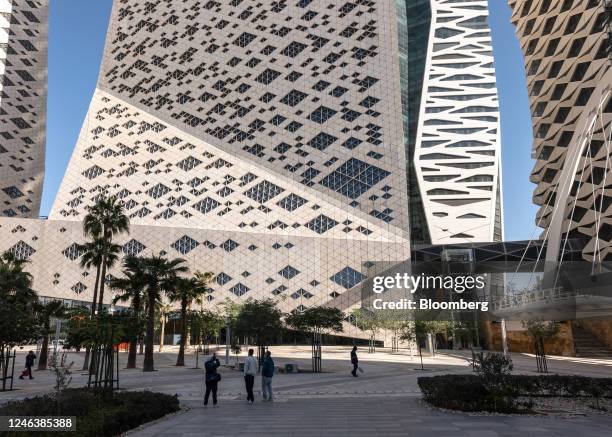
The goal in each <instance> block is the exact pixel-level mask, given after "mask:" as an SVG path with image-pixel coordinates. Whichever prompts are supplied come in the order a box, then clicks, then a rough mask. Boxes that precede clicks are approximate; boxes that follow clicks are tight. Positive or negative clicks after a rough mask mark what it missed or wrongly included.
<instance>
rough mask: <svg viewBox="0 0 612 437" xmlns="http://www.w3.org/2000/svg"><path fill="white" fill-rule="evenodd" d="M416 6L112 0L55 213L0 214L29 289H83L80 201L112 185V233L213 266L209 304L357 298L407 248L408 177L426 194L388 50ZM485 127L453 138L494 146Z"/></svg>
mask: <svg viewBox="0 0 612 437" xmlns="http://www.w3.org/2000/svg"><path fill="white" fill-rule="evenodd" d="M419 1H420V0H405V1H397V2H383V1H373V0H354V1H348V2H339V3H335V2H326V1H323V0H313V1H298V0H295V1H291V2H285V1H280V2H261V3H258V4H257V5H255V4H254V3H252V2H245V1H236V0H217V1H208V0H185V1H184V2H180V5H179V4H177V2H150V1H145V0H117V1H115V2H114V7H113V12H112V17H111V24H110V27H109V31H108V35H107V43H106V49H105V53H104V59H103V63H102V67H101V74H100V76H99V82H98V86H97V89H96V91H95V93H94V96H93V98H92V102H91V105H90V107H89V111H88V114H87V117H86V120H85V122H84V123H83V127H82V130H81V133H80V136H79V139H78V142H77V145H76V147H75V150H74V153H73V156H72V159H71V161H70V164H69V167H68V170H67V172H66V175H65V177H64V180H63V182H62V185H61V188H60V191H59V193H58V195H57V197H56V200H55V203H54V205H53V208H52V212H51V216H50V220H47V221H36V220H31V221H29V220H28V221H26V222H24V226H23V231H21V230H19V231H15V233H13V232H12V231H13V230H14V229H15V222H14V221H11V220H9V219H3V220H0V232H2V233H3V234H4V233H5V232H4V231H7V232H6V233H7V234H8V235H9V238H7V239H6V244H9V245H10V246H7V247H12V245H15V244H17V243H18V242H19V241H21V242H23V243H24V244H25V243H27V244H28V245H30V247H31V248H32V249H33V250H34V251H33V252H32V253H31V257H32V261H33V262H32V264H31V265H32V269H33V270H34V271H33V273H34V275H35V277H36V280H37V284H39V285H37V288H38V287H39V288H40V289H41V290H43V289H44V290H49V291H48V293H50V294H52V295H57V296H61V297H64V298H71V297H73V296H74V293H75V292H76V290H73V289H71V287H73V286H74V285H75V284H77V283H80V284H83V286H84V287H85V288H83V289H80V287H79V289H80V291H79V292H80V293H81V294H82V296H81V297H80V298H79V299H87V296H88V295H89V294H91V293H92V290H93V286H92V285H91V284H92V282H93V276H94V275H91V274H87V273H88V272H82V271H79V270H78V269H74V268H66V265H67V264H68V263H71V262H72V261H70V259H68V258H67V257H66V256H64V255H62V253H63V251H65V250H66V248H67V247H69V246H70V245H71V244H72V243H74V242H76V243H81V242H82V240H83V237H82V230H81V220H82V219H83V217H84V215H85V214H86V213H87V208H88V206H90V205H91V204H92V203H93V202H95V200H96V199H97V198H98V196H100V195H101V194H107V195H116V196H117V197H119V198H121V199H122V200H123V201H124V202H125V206H126V210H127V212H128V214H129V217H130V220H131V223H132V226H131V232H130V235H123V236H121V237H120V241H117V243H118V244H122V245H123V247H124V251H125V252H126V253H127V252H130V253H136V252H138V254H139V255H141V256H147V255H152V254H159V253H162V254H168V256H171V257H174V256H180V257H182V258H185V259H186V260H187V261H188V263H189V265H190V268H191V270H192V271H195V270H205V271H212V272H214V273H215V274H216V275H217V276H216V281H215V284H214V291H213V292H212V293H211V294H210V295H209V296H208V297H207V301H208V302H209V304H210V305H215V304H216V303H217V302H220V301H222V300H224V299H225V298H230V299H232V300H240V299H246V298H250V297H253V298H265V297H273V298H275V299H277V300H278V302H279V305H280V306H281V308H282V309H283V310H284V311H290V310H293V309H299V310H304V309H306V308H307V307H311V306H315V305H332V306H336V307H338V308H341V309H342V310H345V311H347V312H349V311H350V310H351V309H353V308H355V307H358V306H359V305H360V301H361V294H360V292H359V285H360V284H361V283H363V281H364V280H365V279H366V278H368V277H370V276H371V275H373V274H375V273H376V268H377V267H378V266H380V265H385V266H391V265H394V264H396V263H399V262H403V261H405V260H406V259H408V258H409V257H410V244H411V242H410V240H411V238H410V232H411V219H410V214H411V208H410V207H409V202H410V200H409V189H410V187H412V188H415V187H416V189H417V190H419V189H421V190H422V189H424V188H423V187H422V186H420V185H419V181H417V180H415V183H414V185H409V177H408V171H407V170H408V167H409V166H410V164H411V163H412V164H414V163H415V162H416V157H417V156H418V154H417V153H416V152H415V150H414V149H410V147H408V142H409V138H410V134H409V132H408V126H407V125H406V123H405V122H406V120H408V113H407V107H406V103H407V101H406V99H405V98H404V97H406V93H405V91H406V89H405V79H406V77H405V76H406V74H405V73H406V68H405V67H406V65H405V61H406V59H407V58H406V57H405V56H404V54H405V53H403V52H402V50H401V49H398V48H401V47H402V46H404V47H405V46H406V45H409V39H408V37H407V27H408V26H409V23H408V22H407V20H406V17H407V15H406V14H407V10H408V9H409V8H410V6H411V5H413V4H418V3H419ZM462 5H464V6H470V8H467V7H466V8H463V9H462V8H459V6H456V5H455V4H454V3H453V4H452V5H450V4H449V5H448V6H447V9H448V8H450V9H453V10H454V11H455V12H461V13H462V14H463V15H462V16H463V17H465V19H469V18H470V17H472V15H481V14H480V13H479V12H473V11H474V10H483V9H484V11H485V12H486V1H484V0H474V1H470V2H463V3H462ZM407 6H408V9H407ZM445 7H446V6H445ZM485 12H483V14H484V13H485ZM462 19H463V18H462ZM479 25H482V23H481V24H479ZM448 26H451V27H452V26H455V27H457V26H459V24H457V23H451V24H448ZM245 29H246V30H245ZM482 32H485V31H484V30H483V31H482ZM421 35H427V33H423V34H421ZM452 38H454V37H452V36H449V37H448V38H447V39H451V40H452ZM423 40H426V38H423ZM453 41H454V40H453ZM472 42H474V43H476V44H479V46H478V49H469V48H468V49H466V50H473V51H479V52H480V51H482V52H486V51H487V50H490V37H485V36H479V37H478V38H476V39H475V40H474V41H472V40H471V39H468V41H466V42H463V43H462V44H463V45H468V44H470V43H472ZM398 52H399V53H398ZM454 52H455V51H454V50H449V51H447V52H445V54H448V55H450V54H451V53H454ZM479 56H481V57H482V58H483V59H485V58H486V63H491V62H492V60H491V59H490V55H487V54H485V53H479ZM479 59H480V58H479ZM482 63H483V64H484V63H485V61H484V60H483V61H482ZM432 68H433V67H432ZM449 68H450V67H449ZM482 68H486V69H487V70H486V73H487V79H482V80H480V79H479V80H478V81H475V83H478V84H480V83H481V82H483V83H485V82H486V83H489V82H490V80H493V74H494V70H493V69H492V66H488V67H485V66H484V65H483V66H482ZM454 70H456V71H455V74H467V71H468V70H470V71H473V70H474V68H468V67H465V68H458V67H456V68H454ZM430 73H431V72H428V74H430ZM449 74H450V73H449ZM428 77H429V76H428ZM432 78H433V74H431V77H429V79H432ZM432 80H433V79H432ZM457 80H458V81H462V80H463V79H457ZM452 85H453V86H454V84H452ZM449 86H450V85H449ZM464 91H465V90H460V93H464ZM427 92H428V93H433V91H432V90H429V89H427ZM453 93H455V92H453ZM457 93H459V91H457ZM478 93H484V91H482V90H479V91H478ZM486 93H487V94H494V93H495V89H494V88H493V89H487V90H486ZM466 94H470V95H471V93H466ZM489 97H490V98H489ZM489 97H487V99H488V100H487V99H485V100H486V101H489V100H494V99H495V97H493V96H489ZM432 98H433V97H432ZM425 100H427V101H429V100H430V99H429V98H427V99H425V98H423V102H424V101H425ZM409 101H412V100H409ZM414 101H416V102H417V103H419V104H420V102H421V99H420V97H418V98H417V99H416V100H414ZM477 103H479V104H480V103H482V102H480V101H477ZM423 105H424V106H423V107H425V103H423ZM445 105H446V106H448V105H447V104H445ZM461 105H464V106H465V102H464V101H462V103H461ZM470 105H471V101H470ZM461 107H463V106H461ZM455 118H456V119H457V120H461V121H460V122H459V121H457V123H460V124H461V126H458V127H457V128H461V127H463V128H465V129H473V126H472V124H470V123H467V122H466V120H464V119H463V118H461V117H460V116H457V117H455ZM464 122H465V123H467V124H469V126H463V123H464ZM423 123H424V122H423ZM423 126H425V124H423ZM487 126H488V127H487V129H488V130H489V131H492V130H493V129H494V127H492V126H493V125H491V126H489V125H487ZM436 128H440V129H443V128H444V126H436ZM441 132H442V131H441V130H440V132H438V131H436V132H433V131H432V135H434V134H435V135H442V134H441ZM421 134H422V137H425V136H426V133H421ZM493 137H494V133H493V132H487V134H486V139H484V140H482V139H480V138H481V137H478V138H473V137H471V136H470V134H469V133H465V135H463V134H462V136H461V139H462V140H465V141H477V140H478V141H483V142H485V143H486V144H487V146H482V148H483V150H484V148H489V149H491V150H493V149H495V150H496V147H497V146H498V145H489V143H491V142H492V141H493V140H492V138H493ZM415 138H416V134H415ZM420 138H421V137H420ZM455 142H456V141H455ZM421 143H422V142H420V143H419V144H421ZM449 143H450V142H449ZM478 150H480V148H479V149H478ZM487 150H488V149H487ZM429 152H432V153H434V152H435V153H438V151H428V153H429ZM439 153H442V152H439ZM456 153H459V152H454V151H453V154H456ZM468 156H471V155H465V156H463V155H462V162H464V161H465V160H467V157H468ZM475 156H476V155H475ZM497 157H498V155H495V156H494V157H493V158H491V159H493V160H495V159H497ZM477 158H478V159H477V160H476V161H477V162H480V160H481V157H480V156H477ZM450 162H451V163H452V162H456V161H450ZM419 165H420V164H419ZM432 165H433V164H432ZM436 165H437V164H436ZM441 171H442V170H441ZM454 171H455V172H458V173H460V174H463V173H462V171H461V170H454ZM468 173H469V172H468ZM471 176H472V173H469V174H467V175H465V176H464V177H471ZM421 182H422V181H421ZM496 183H497V182H496V180H494V181H493V186H496V185H495V184H496ZM13 185H15V184H11V185H8V186H7V187H10V186H13ZM15 186H16V185H15ZM407 187H408V189H407ZM17 188H19V187H17ZM434 188H439V187H437V186H436V187H430V188H427V190H432V189H434ZM492 199H493V197H491V200H492ZM470 212H473V211H471V210H470ZM487 217H488V218H489V219H490V218H491V215H488V216H487ZM467 221H468V220H466V223H467ZM485 221H486V220H485ZM483 223H484V222H483ZM487 223H488V222H487ZM487 226H489V227H492V225H490V223H488V224H487ZM462 231H464V229H463V228H461V229H458V230H457V231H456V232H455V231H453V232H455V233H457V234H461V233H462ZM41 236H44V238H41ZM480 237H482V238H483V239H487V238H489V234H488V233H486V235H485V233H483V234H475V235H474V238H480ZM39 238H40V239H39ZM43 240H44V241H43ZM3 244H4V243H3ZM58 254H59V255H61V256H58ZM73 255H74V254H73ZM47 272H62V274H61V275H60V276H58V277H56V278H55V277H53V278H47V276H46V275H47ZM109 274H111V275H115V276H118V275H120V272H119V271H117V270H116V269H113V270H112V271H111V272H109ZM48 279H49V281H48ZM288 297H291V299H289V298H288ZM110 298H111V296H109V299H110ZM351 326H352V325H350V326H349V325H347V328H350V329H351V330H352V331H354V329H355V328H354V327H351Z"/></svg>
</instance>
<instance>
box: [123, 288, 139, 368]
mask: <svg viewBox="0 0 612 437" xmlns="http://www.w3.org/2000/svg"><path fill="white" fill-rule="evenodd" d="M132 310H133V311H134V318H135V319H136V321H138V315H139V312H140V291H138V292H137V293H136V294H135V295H134V297H133V299H132ZM139 326H140V323H139ZM139 336H140V334H137V335H134V336H133V337H132V338H130V347H129V350H128V359H127V365H126V368H127V369H135V368H136V348H137V347H138V337H139Z"/></svg>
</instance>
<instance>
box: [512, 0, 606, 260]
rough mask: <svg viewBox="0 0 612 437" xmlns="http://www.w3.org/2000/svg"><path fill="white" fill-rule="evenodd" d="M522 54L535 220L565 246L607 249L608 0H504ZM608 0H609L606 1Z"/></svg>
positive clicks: (554, 248) (558, 249)
mask: <svg viewBox="0 0 612 437" xmlns="http://www.w3.org/2000/svg"><path fill="white" fill-rule="evenodd" d="M509 3H510V6H511V7H512V9H513V15H512V21H513V23H514V24H515V25H516V32H517V35H518V37H519V40H520V42H521V47H522V50H523V53H524V56H525V69H526V73H527V84H528V87H529V96H530V101H531V113H532V117H533V132H534V136H535V140H534V144H533V157H534V158H535V159H536V164H535V166H534V168H533V170H532V173H531V181H532V182H534V183H536V184H537V187H536V189H535V191H534V194H533V200H534V202H535V203H536V204H537V205H539V206H540V210H539V211H538V215H537V219H536V222H537V224H538V225H539V226H540V227H542V228H544V229H545V231H544V233H543V237H545V238H547V239H549V240H550V244H549V254H550V255H551V256H552V257H553V258H556V257H557V256H558V254H560V253H563V250H564V243H563V242H564V241H565V237H567V236H569V237H570V238H580V239H585V240H586V241H587V244H586V247H585V249H584V251H583V255H584V257H585V258H586V259H589V260H592V259H594V258H595V259H596V260H604V259H606V257H607V258H608V259H609V258H610V256H612V253H611V247H612V209H611V208H610V205H611V204H612V196H611V195H610V193H609V192H608V190H607V189H606V188H608V187H609V185H610V182H611V181H612V171H611V168H610V166H611V164H612V160H611V158H612V151H611V149H610V139H611V132H612V131H611V126H610V124H611V122H612V116H611V112H612V106H611V103H610V93H611V92H612V72H611V70H610V66H611V59H612V58H611V54H612V52H611V50H610V9H609V8H610V5H609V3H610V2H604V1H603V0H563V1H550V0H537V1H532V0H518V1H510V2H509ZM606 5H608V6H606Z"/></svg>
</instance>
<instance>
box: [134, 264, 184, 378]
mask: <svg viewBox="0 0 612 437" xmlns="http://www.w3.org/2000/svg"><path fill="white" fill-rule="evenodd" d="M185 262H186V261H185V260H184V259H180V258H177V259H173V260H168V259H166V258H163V257H162V256H153V257H150V258H142V262H141V265H140V269H141V271H140V272H139V274H140V275H142V280H143V284H144V289H145V291H146V296H147V329H146V341H145V356H144V363H143V368H142V370H143V372H152V371H154V370H155V368H154V363H153V336H154V326H155V307H156V304H157V302H158V301H159V300H160V298H161V294H162V293H171V292H172V291H174V289H175V287H176V283H177V280H178V278H179V275H180V274H182V273H186V272H187V271H188V268H187V266H186V265H185Z"/></svg>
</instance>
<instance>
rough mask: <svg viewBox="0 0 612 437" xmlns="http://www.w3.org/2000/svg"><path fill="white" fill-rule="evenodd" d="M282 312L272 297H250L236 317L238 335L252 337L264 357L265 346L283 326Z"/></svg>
mask: <svg viewBox="0 0 612 437" xmlns="http://www.w3.org/2000/svg"><path fill="white" fill-rule="evenodd" d="M281 317H282V312H281V311H280V310H279V309H278V308H277V307H276V302H274V301H273V300H272V299H263V300H253V299H249V300H247V301H246V302H245V303H244V304H242V305H241V307H240V312H239V313H238V316H237V317H236V325H235V332H236V334H237V335H243V336H247V337H251V338H252V339H253V341H254V342H255V344H256V345H257V346H258V347H259V357H260V359H263V352H264V350H265V347H266V346H267V345H268V344H269V343H270V342H271V341H272V339H273V338H274V337H275V336H276V333H277V332H278V331H279V330H280V329H281V328H282V323H281Z"/></svg>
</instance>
